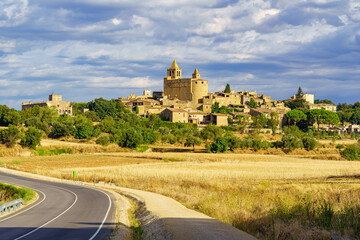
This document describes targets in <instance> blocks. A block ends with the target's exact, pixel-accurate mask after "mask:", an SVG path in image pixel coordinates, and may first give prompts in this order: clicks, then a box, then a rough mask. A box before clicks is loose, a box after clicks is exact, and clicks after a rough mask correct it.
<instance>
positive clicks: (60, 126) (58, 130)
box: [51, 122, 74, 137]
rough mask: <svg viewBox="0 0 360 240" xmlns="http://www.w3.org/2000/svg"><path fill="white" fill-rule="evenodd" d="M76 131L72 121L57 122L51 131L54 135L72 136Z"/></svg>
mask: <svg viewBox="0 0 360 240" xmlns="http://www.w3.org/2000/svg"><path fill="white" fill-rule="evenodd" d="M73 132H74V127H73V125H72V124H71V123H67V122H66V123H61V122H55V123H54V125H53V127H52V129H51V133H52V136H54V137H65V136H70V135H71V134H73Z"/></svg>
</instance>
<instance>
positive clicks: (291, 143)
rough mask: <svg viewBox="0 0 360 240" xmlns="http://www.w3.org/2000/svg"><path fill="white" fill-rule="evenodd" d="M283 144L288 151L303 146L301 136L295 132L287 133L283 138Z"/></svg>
mask: <svg viewBox="0 0 360 240" xmlns="http://www.w3.org/2000/svg"><path fill="white" fill-rule="evenodd" d="M282 145H283V147H284V148H285V149H286V150H287V151H288V152H292V151H294V150H295V149H297V148H302V147H303V143H302V140H301V138H299V137H298V136H296V135H293V134H285V135H284V136H283V138H282Z"/></svg>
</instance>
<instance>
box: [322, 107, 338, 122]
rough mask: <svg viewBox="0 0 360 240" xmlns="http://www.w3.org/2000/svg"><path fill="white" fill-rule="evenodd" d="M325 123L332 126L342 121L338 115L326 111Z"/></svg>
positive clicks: (324, 114) (324, 115)
mask: <svg viewBox="0 0 360 240" xmlns="http://www.w3.org/2000/svg"><path fill="white" fill-rule="evenodd" d="M323 121H324V122H326V123H328V124H329V126H330V125H335V124H338V123H339V122H340V119H339V116H338V115H337V114H336V113H334V112H332V111H327V110H325V111H324V113H323Z"/></svg>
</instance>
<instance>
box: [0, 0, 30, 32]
mask: <svg viewBox="0 0 360 240" xmlns="http://www.w3.org/2000/svg"><path fill="white" fill-rule="evenodd" d="M27 13H28V0H2V1H1V2H0V27H10V26H16V25H18V24H20V23H22V22H23V21H25V17H26V14H27Z"/></svg>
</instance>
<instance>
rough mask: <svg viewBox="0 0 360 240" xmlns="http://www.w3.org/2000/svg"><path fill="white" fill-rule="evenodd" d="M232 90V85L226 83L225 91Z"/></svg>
mask: <svg viewBox="0 0 360 240" xmlns="http://www.w3.org/2000/svg"><path fill="white" fill-rule="evenodd" d="M230 92H231V89H230V85H229V84H226V87H225V90H224V93H230Z"/></svg>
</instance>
